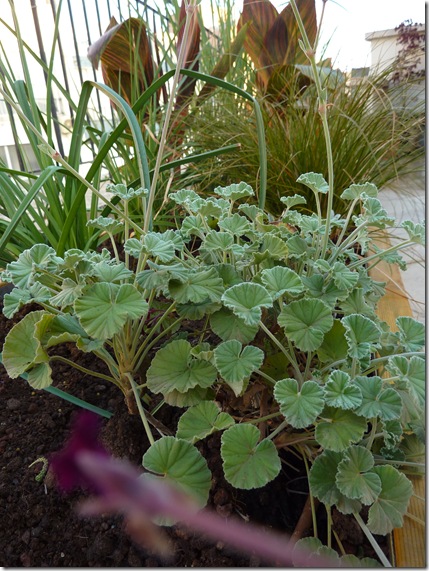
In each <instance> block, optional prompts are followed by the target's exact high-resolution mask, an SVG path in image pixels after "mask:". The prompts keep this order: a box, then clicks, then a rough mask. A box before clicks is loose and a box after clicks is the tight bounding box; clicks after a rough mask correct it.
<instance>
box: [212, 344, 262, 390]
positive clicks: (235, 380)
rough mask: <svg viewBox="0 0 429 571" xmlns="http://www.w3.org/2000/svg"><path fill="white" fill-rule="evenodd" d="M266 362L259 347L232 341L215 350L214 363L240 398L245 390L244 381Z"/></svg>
mask: <svg viewBox="0 0 429 571" xmlns="http://www.w3.org/2000/svg"><path fill="white" fill-rule="evenodd" d="M263 361H264V352H263V351H262V349H259V347H253V346H252V345H247V346H246V347H243V346H242V344H241V343H240V342H239V341H237V340H235V339H231V340H230V341H224V342H223V343H220V345H218V346H217V347H216V349H215V350H214V363H215V366H216V368H217V370H218V371H219V373H220V375H221V376H222V378H223V379H224V381H225V382H226V383H227V384H229V385H230V386H231V387H232V389H233V390H234V392H235V394H236V396H238V395H239V394H240V393H241V391H242V389H243V381H245V380H247V379H248V378H249V377H250V375H251V374H252V373H253V372H254V371H256V369H259V367H260V366H261V365H262V363H263Z"/></svg>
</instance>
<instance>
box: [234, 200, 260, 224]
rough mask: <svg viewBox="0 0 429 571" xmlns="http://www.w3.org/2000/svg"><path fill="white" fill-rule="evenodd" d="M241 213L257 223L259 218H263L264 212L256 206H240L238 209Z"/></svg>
mask: <svg viewBox="0 0 429 571" xmlns="http://www.w3.org/2000/svg"><path fill="white" fill-rule="evenodd" d="M238 210H240V212H244V214H245V215H246V216H247V217H248V218H249V219H250V220H251V221H252V222H255V221H256V219H257V218H258V216H263V215H264V213H263V211H262V210H261V209H260V208H258V207H257V206H256V204H240V205H239V207H238Z"/></svg>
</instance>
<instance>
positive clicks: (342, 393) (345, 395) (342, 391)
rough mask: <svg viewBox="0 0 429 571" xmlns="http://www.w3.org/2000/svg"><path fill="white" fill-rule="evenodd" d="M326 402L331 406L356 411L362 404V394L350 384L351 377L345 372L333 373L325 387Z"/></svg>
mask: <svg viewBox="0 0 429 571" xmlns="http://www.w3.org/2000/svg"><path fill="white" fill-rule="evenodd" d="M325 401H326V404H327V405H329V406H335V407H337V408H342V409H344V410H349V409H354V408H356V407H358V406H359V405H360V404H361V402H362V393H361V392H360V390H359V388H358V387H356V386H355V385H353V384H352V383H351V382H350V375H348V374H347V373H345V372H344V371H333V372H332V373H331V374H330V376H329V380H328V382H327V383H326V385H325Z"/></svg>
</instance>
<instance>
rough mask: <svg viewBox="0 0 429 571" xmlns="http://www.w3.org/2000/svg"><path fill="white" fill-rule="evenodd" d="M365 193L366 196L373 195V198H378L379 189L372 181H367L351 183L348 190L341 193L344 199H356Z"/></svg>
mask: <svg viewBox="0 0 429 571" xmlns="http://www.w3.org/2000/svg"><path fill="white" fill-rule="evenodd" d="M363 193H365V195H366V196H371V197H372V198H377V196H378V189H377V187H376V186H375V184H372V182H365V183H363V184H351V185H350V186H349V187H348V188H346V190H345V191H344V192H343V193H342V194H341V198H342V199H343V200H355V198H359V197H360V196H362V194H363Z"/></svg>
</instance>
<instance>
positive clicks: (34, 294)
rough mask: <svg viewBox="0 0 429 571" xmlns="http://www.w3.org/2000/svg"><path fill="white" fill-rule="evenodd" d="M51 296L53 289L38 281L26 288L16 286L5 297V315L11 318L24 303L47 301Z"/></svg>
mask: <svg viewBox="0 0 429 571" xmlns="http://www.w3.org/2000/svg"><path fill="white" fill-rule="evenodd" d="M50 298H51V291H50V290H49V289H48V288H46V287H44V286H42V285H41V284H40V283H38V282H35V283H34V284H32V285H30V286H28V287H27V288H26V289H21V288H19V287H14V288H13V290H12V291H11V292H9V293H7V294H6V295H5V296H4V298H3V315H4V316H5V317H7V318H8V319H10V318H11V317H13V316H14V315H15V313H16V312H17V311H19V309H20V308H21V307H22V306H23V305H26V304H27V303H34V302H35V303H40V302H45V301H48V300H49V299H50Z"/></svg>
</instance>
